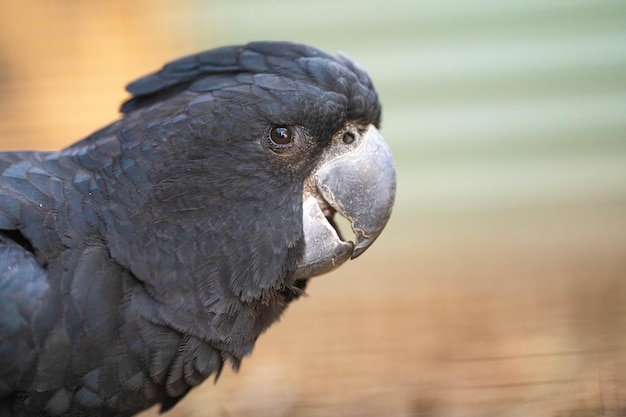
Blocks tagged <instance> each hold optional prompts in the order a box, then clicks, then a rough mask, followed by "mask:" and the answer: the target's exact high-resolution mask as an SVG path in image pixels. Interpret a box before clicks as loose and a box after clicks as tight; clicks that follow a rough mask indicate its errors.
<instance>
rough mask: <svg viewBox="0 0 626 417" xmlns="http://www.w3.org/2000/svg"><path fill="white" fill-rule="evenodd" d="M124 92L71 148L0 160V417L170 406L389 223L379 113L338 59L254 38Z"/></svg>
mask: <svg viewBox="0 0 626 417" xmlns="http://www.w3.org/2000/svg"><path fill="white" fill-rule="evenodd" d="M127 88H128V90H129V92H130V93H131V94H132V95H133V96H132V97H131V98H130V99H129V100H128V101H127V102H126V103H124V105H123V106H122V112H123V117H122V118H121V119H119V120H118V121H116V122H114V123H112V124H111V125H109V126H107V127H105V128H103V129H101V130H99V131H97V132H95V133H93V134H92V135H90V136H89V137H87V138H85V139H83V140H81V141H79V142H77V143H75V144H73V145H71V146H69V147H68V148H66V149H63V150H60V151H58V152H13V153H11V152H8V153H0V415H12V416H31V415H32V416H35V415H37V416H130V415H133V414H134V413H136V412H138V411H141V410H143V409H145V408H147V407H149V406H151V405H153V404H155V403H161V407H162V410H167V409H169V408H171V407H172V406H173V405H174V404H176V402H177V401H179V400H180V399H181V398H182V397H184V395H185V394H186V393H187V392H188V391H189V390H190V389H191V388H193V387H194V386H196V385H198V384H200V383H201V382H202V381H204V380H205V379H206V378H207V377H208V376H210V375H215V376H216V377H217V375H219V373H220V371H221V369H222V367H223V366H224V364H225V363H228V364H230V365H231V366H232V367H233V368H235V369H237V368H238V366H239V364H240V361H241V359H242V358H243V357H244V356H246V355H247V354H249V353H250V352H251V351H252V348H253V346H254V343H255V341H256V339H257V338H258V336H259V335H260V334H261V333H262V332H263V331H264V330H265V329H267V327H268V326H269V325H270V324H271V323H273V322H274V321H276V320H277V319H278V318H279V316H280V315H281V314H282V313H283V311H284V310H285V308H286V307H287V305H288V304H289V303H290V302H291V301H293V300H294V299H296V298H298V297H299V296H300V295H301V294H302V293H303V291H304V288H305V286H306V282H307V280H308V278H310V277H312V276H314V275H319V274H320V273H324V272H327V271H329V270H332V269H334V268H335V267H337V266H338V265H340V264H342V263H343V262H345V261H346V260H347V259H349V258H350V257H355V256H357V255H358V254H360V253H361V252H362V251H363V250H365V249H366V248H367V247H369V245H370V244H371V243H372V242H373V240H374V239H375V238H376V237H377V236H378V234H379V233H380V232H381V231H382V228H383V227H384V225H385V223H386V222H387V220H388V218H389V216H390V214H391V207H392V204H393V199H394V194H395V171H394V169H393V163H392V161H391V156H390V154H389V151H388V148H387V147H386V144H385V143H384V141H383V140H382V137H380V136H379V135H378V133H377V131H376V129H375V126H376V125H378V123H379V119H380V104H379V103H378V99H377V95H376V92H375V90H374V88H373V86H372V84H371V81H370V80H369V78H368V77H367V75H366V74H365V73H364V72H363V71H362V70H361V69H360V68H358V67H357V66H356V65H355V64H354V63H353V62H352V61H350V60H348V59H347V58H343V57H340V58H335V57H332V56H330V55H327V54H325V53H323V52H321V51H319V50H317V49H315V48H311V47H307V46H304V45H300V44H294V43H286V42H257V43H251V44H248V45H245V46H233V47H224V48H219V49H215V50H211V51H207V52H203V53H200V54H196V55H192V56H189V57H185V58H182V59H179V60H177V61H174V62H172V63H170V64H168V65H166V66H165V67H163V69H162V70H160V71H158V72H156V73H154V74H151V75H148V76H146V77H144V78H141V79H139V80H137V81H135V82H134V83H131V84H130V85H129V86H128V87H127ZM347 162H349V163H347ZM350 164H352V165H350ZM372 164H374V165H372ZM346 166H350V168H345V167H346ZM368 166H375V167H376V168H375V169H376V170H377V171H378V173H377V174H376V175H373V176H372V175H370V176H368V175H365V174H367V173H368V171H369V170H370V169H369V168H368ZM355 167H357V168H358V167H360V168H362V169H361V171H359V169H356V168H355ZM338 169H344V171H341V172H342V174H341V175H342V176H344V175H345V176H346V177H347V178H336V177H337V175H336V173H337V172H339V171H338ZM353 171H354V172H353ZM346 172H347V174H346ZM352 172H353V173H352ZM333 178H334V179H333ZM372 178H375V179H372ZM343 184H346V185H343ZM348 194H351V196H350V198H348V197H347V196H348ZM352 194H354V195H352ZM352 197H354V198H352ZM353 200H354V201H355V202H356V203H358V204H355V203H354V202H353ZM359 204H360V207H361V208H360V209H353V208H352V207H356V206H359ZM365 206H368V209H367V210H366V211H367V213H364V210H363V209H362V208H363V207H365ZM337 212H338V213H340V214H342V215H344V216H345V217H347V218H348V219H349V220H350V222H351V223H352V226H353V229H354V230H355V234H356V241H355V242H348V241H344V240H342V239H341V237H340V235H339V234H338V231H337V230H336V228H335V226H334V223H333V221H332V217H333V215H334V214H335V213H337Z"/></svg>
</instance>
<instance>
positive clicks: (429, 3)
mask: <svg viewBox="0 0 626 417" xmlns="http://www.w3.org/2000/svg"><path fill="white" fill-rule="evenodd" d="M1 4H2V6H3V13H2V16H0V64H1V65H0V94H1V95H2V100H1V101H0V119H1V121H0V148H2V149H26V148H28V149H32V148H35V149H58V148H60V147H63V146H66V145H68V144H70V143H72V142H74V141H75V140H78V139H80V138H81V137H83V136H85V135H87V134H89V133H90V132H91V131H93V130H95V129H96V128H98V127H100V126H102V125H105V124H107V123H109V122H110V121H111V120H114V119H115V118H116V117H117V109H118V107H119V104H120V103H121V102H122V101H123V100H124V99H125V98H126V95H125V93H124V91H123V85H125V83H127V82H128V81H130V80H132V79H134V78H136V77H138V76H140V75H143V74H145V73H147V72H149V71H152V70H155V69H157V68H159V67H160V66H161V65H162V64H163V63H164V62H166V61H168V60H171V59H173V58H176V57H179V56H182V55H185V54H189V53H193V52H197V51H199V50H204V49H209V48H211V47H215V46H221V45H225V44H232V43H243V42H248V41H250V40H258V39H287V40H295V41H300V42H305V43H308V44H312V45H315V46H317V47H320V48H322V49H325V50H327V51H329V52H333V51H338V50H339V51H342V52H345V53H347V54H348V55H349V56H351V57H352V58H354V59H355V60H357V61H358V62H359V63H360V64H361V65H362V66H363V67H364V68H366V69H367V70H368V72H369V73H370V75H371V77H372V79H373V80H374V82H375V84H376V86H377V88H378V90H379V93H380V97H381V100H382V102H383V109H384V113H383V127H382V133H383V135H384V136H385V137H386V139H387V140H388V142H389V144H390V146H391V149H392V152H393V154H394V157H395V160H396V162H397V169H398V181H399V184H398V195H397V204H396V207H395V212H394V216H393V218H392V220H391V221H390V224H389V226H388V228H387V230H386V232H385V233H384V234H383V236H382V237H381V238H380V239H379V240H378V241H377V244H376V245H374V247H373V248H372V249H370V250H369V251H368V253H367V254H366V255H365V256H363V257H361V258H359V259H358V261H356V262H351V263H350V264H349V265H347V266H345V267H342V268H341V269H339V270H338V271H336V272H334V273H332V274H329V275H326V276H323V277H320V278H319V279H316V280H315V281H314V282H312V284H311V285H310V287H309V289H308V292H309V295H310V297H308V298H305V299H303V300H299V301H298V302H297V303H295V304H294V305H293V306H291V307H290V309H289V311H288V312H287V314H286V315H285V317H284V318H283V320H282V321H281V322H280V323H278V324H276V325H275V326H274V327H272V328H271V329H270V330H269V331H268V332H267V333H266V334H265V335H263V336H262V337H261V338H260V340H259V342H258V344H257V348H256V350H255V352H254V353H253V355H252V356H251V357H250V358H248V359H247V360H246V361H244V363H243V367H242V370H241V371H240V372H239V374H238V375H236V374H233V373H232V372H230V371H225V372H224V373H223V375H222V376H221V377H220V380H219V381H218V383H217V384H216V385H214V384H213V383H212V382H207V383H205V384H204V385H203V386H202V387H201V388H199V389H197V390H195V391H193V392H192V393H191V394H190V395H189V397H188V398H186V399H185V400H183V401H182V402H181V403H180V404H179V405H178V406H177V407H176V408H175V409H174V411H172V412H171V413H170V415H172V416H174V417H181V416H209V415H217V416H369V415H371V416H383V415H384V416H424V417H430V416H433V417H434V416H489V415H496V416H499V415H506V416H555V417H565V416H578V417H585V416H600V415H602V416H618V415H619V416H621V415H624V414H626V307H625V305H626V303H625V301H626V285H625V281H626V2H624V1H623V0H567V1H566V0H560V1H559V0H554V1H543V0H542V1H539V0H524V1H521V0H512V1H507V2H502V1H496V0H477V1H471V2H453V1H449V0H446V1H435V0H425V1H418V0H411V1H409V0H389V1H379V0H373V1H355V0H349V1H342V0H318V1H316V2H313V1H308V2H303V1H297V0H292V1H286V0H267V1H263V2H260V1H252V0H230V1H227V0H214V1H200V0H196V1H193V0H181V1H176V2H174V1H165V0H159V1H149V0H137V1H133V2H129V1H121V0H109V1H95V0H83V1H80V2H78V1H76V2H73V1H56V2H51V1H48V0H26V1H10V0H9V1H7V0H4V1H3V2H2V3H1ZM156 414H157V410H156V409H154V410H150V411H149V412H147V413H145V414H144V416H145V417H147V416H154V415H156Z"/></svg>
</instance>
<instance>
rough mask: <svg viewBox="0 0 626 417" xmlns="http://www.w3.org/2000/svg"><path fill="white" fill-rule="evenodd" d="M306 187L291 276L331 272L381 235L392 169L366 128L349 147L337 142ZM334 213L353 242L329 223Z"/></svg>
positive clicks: (383, 147) (379, 140)
mask: <svg viewBox="0 0 626 417" xmlns="http://www.w3.org/2000/svg"><path fill="white" fill-rule="evenodd" d="M334 146H335V147H336V148H337V149H338V150H337V151H336V152H331V153H329V155H328V156H327V158H325V159H324V160H323V161H322V162H321V163H320V165H319V167H318V169H316V170H315V172H314V173H313V175H312V177H311V183H312V184H311V185H310V186H309V187H308V188H309V189H308V190H307V187H305V195H304V201H303V203H304V205H303V225H304V241H305V251H304V257H303V259H302V260H301V262H299V264H298V267H297V270H296V278H305V277H311V276H314V275H319V274H321V273H325V272H328V271H330V270H333V269H335V268H336V267H338V266H339V265H341V264H342V263H344V262H345V261H347V260H348V259H350V258H352V259H354V258H356V257H357V256H359V255H361V254H362V253H363V252H364V251H365V250H366V249H367V248H368V247H370V246H371V245H372V243H373V242H374V240H376V238H377V237H378V236H379V235H380V233H381V232H382V230H383V228H384V227H385V225H386V224H387V221H388V220H389V217H390V216H391V210H392V207H393V203H394V199H395V193H396V171H395V167H394V164H393V159H392V157H391V152H390V151H389V147H388V146H387V143H386V142H385V140H384V139H383V137H382V136H381V135H380V133H378V130H377V129H376V128H375V127H374V126H373V125H370V126H369V128H368V129H367V131H366V132H365V133H364V134H363V135H362V136H361V137H360V138H358V140H356V141H355V143H354V144H351V145H343V144H336V145H334ZM335 212H338V213H339V214H341V215H342V216H344V217H345V218H346V219H348V221H349V222H350V224H351V226H352V231H353V232H354V235H355V242H350V241H343V240H342V239H341V238H340V236H339V234H338V232H337V230H336V229H335V226H334V222H333V221H332V217H333V214H334V213H335Z"/></svg>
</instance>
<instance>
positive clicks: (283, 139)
mask: <svg viewBox="0 0 626 417" xmlns="http://www.w3.org/2000/svg"><path fill="white" fill-rule="evenodd" d="M270 140H271V141H272V143H273V144H274V145H278V146H284V145H289V144H290V143H291V141H292V140H293V133H292V132H291V129H290V128H288V127H284V126H280V127H273V128H272V130H270Z"/></svg>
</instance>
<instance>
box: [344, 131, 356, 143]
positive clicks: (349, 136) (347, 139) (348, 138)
mask: <svg viewBox="0 0 626 417" xmlns="http://www.w3.org/2000/svg"><path fill="white" fill-rule="evenodd" d="M342 140H343V143H345V144H346V145H350V144H351V143H352V142H354V133H352V132H346V133H344V134H343V138H342Z"/></svg>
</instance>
